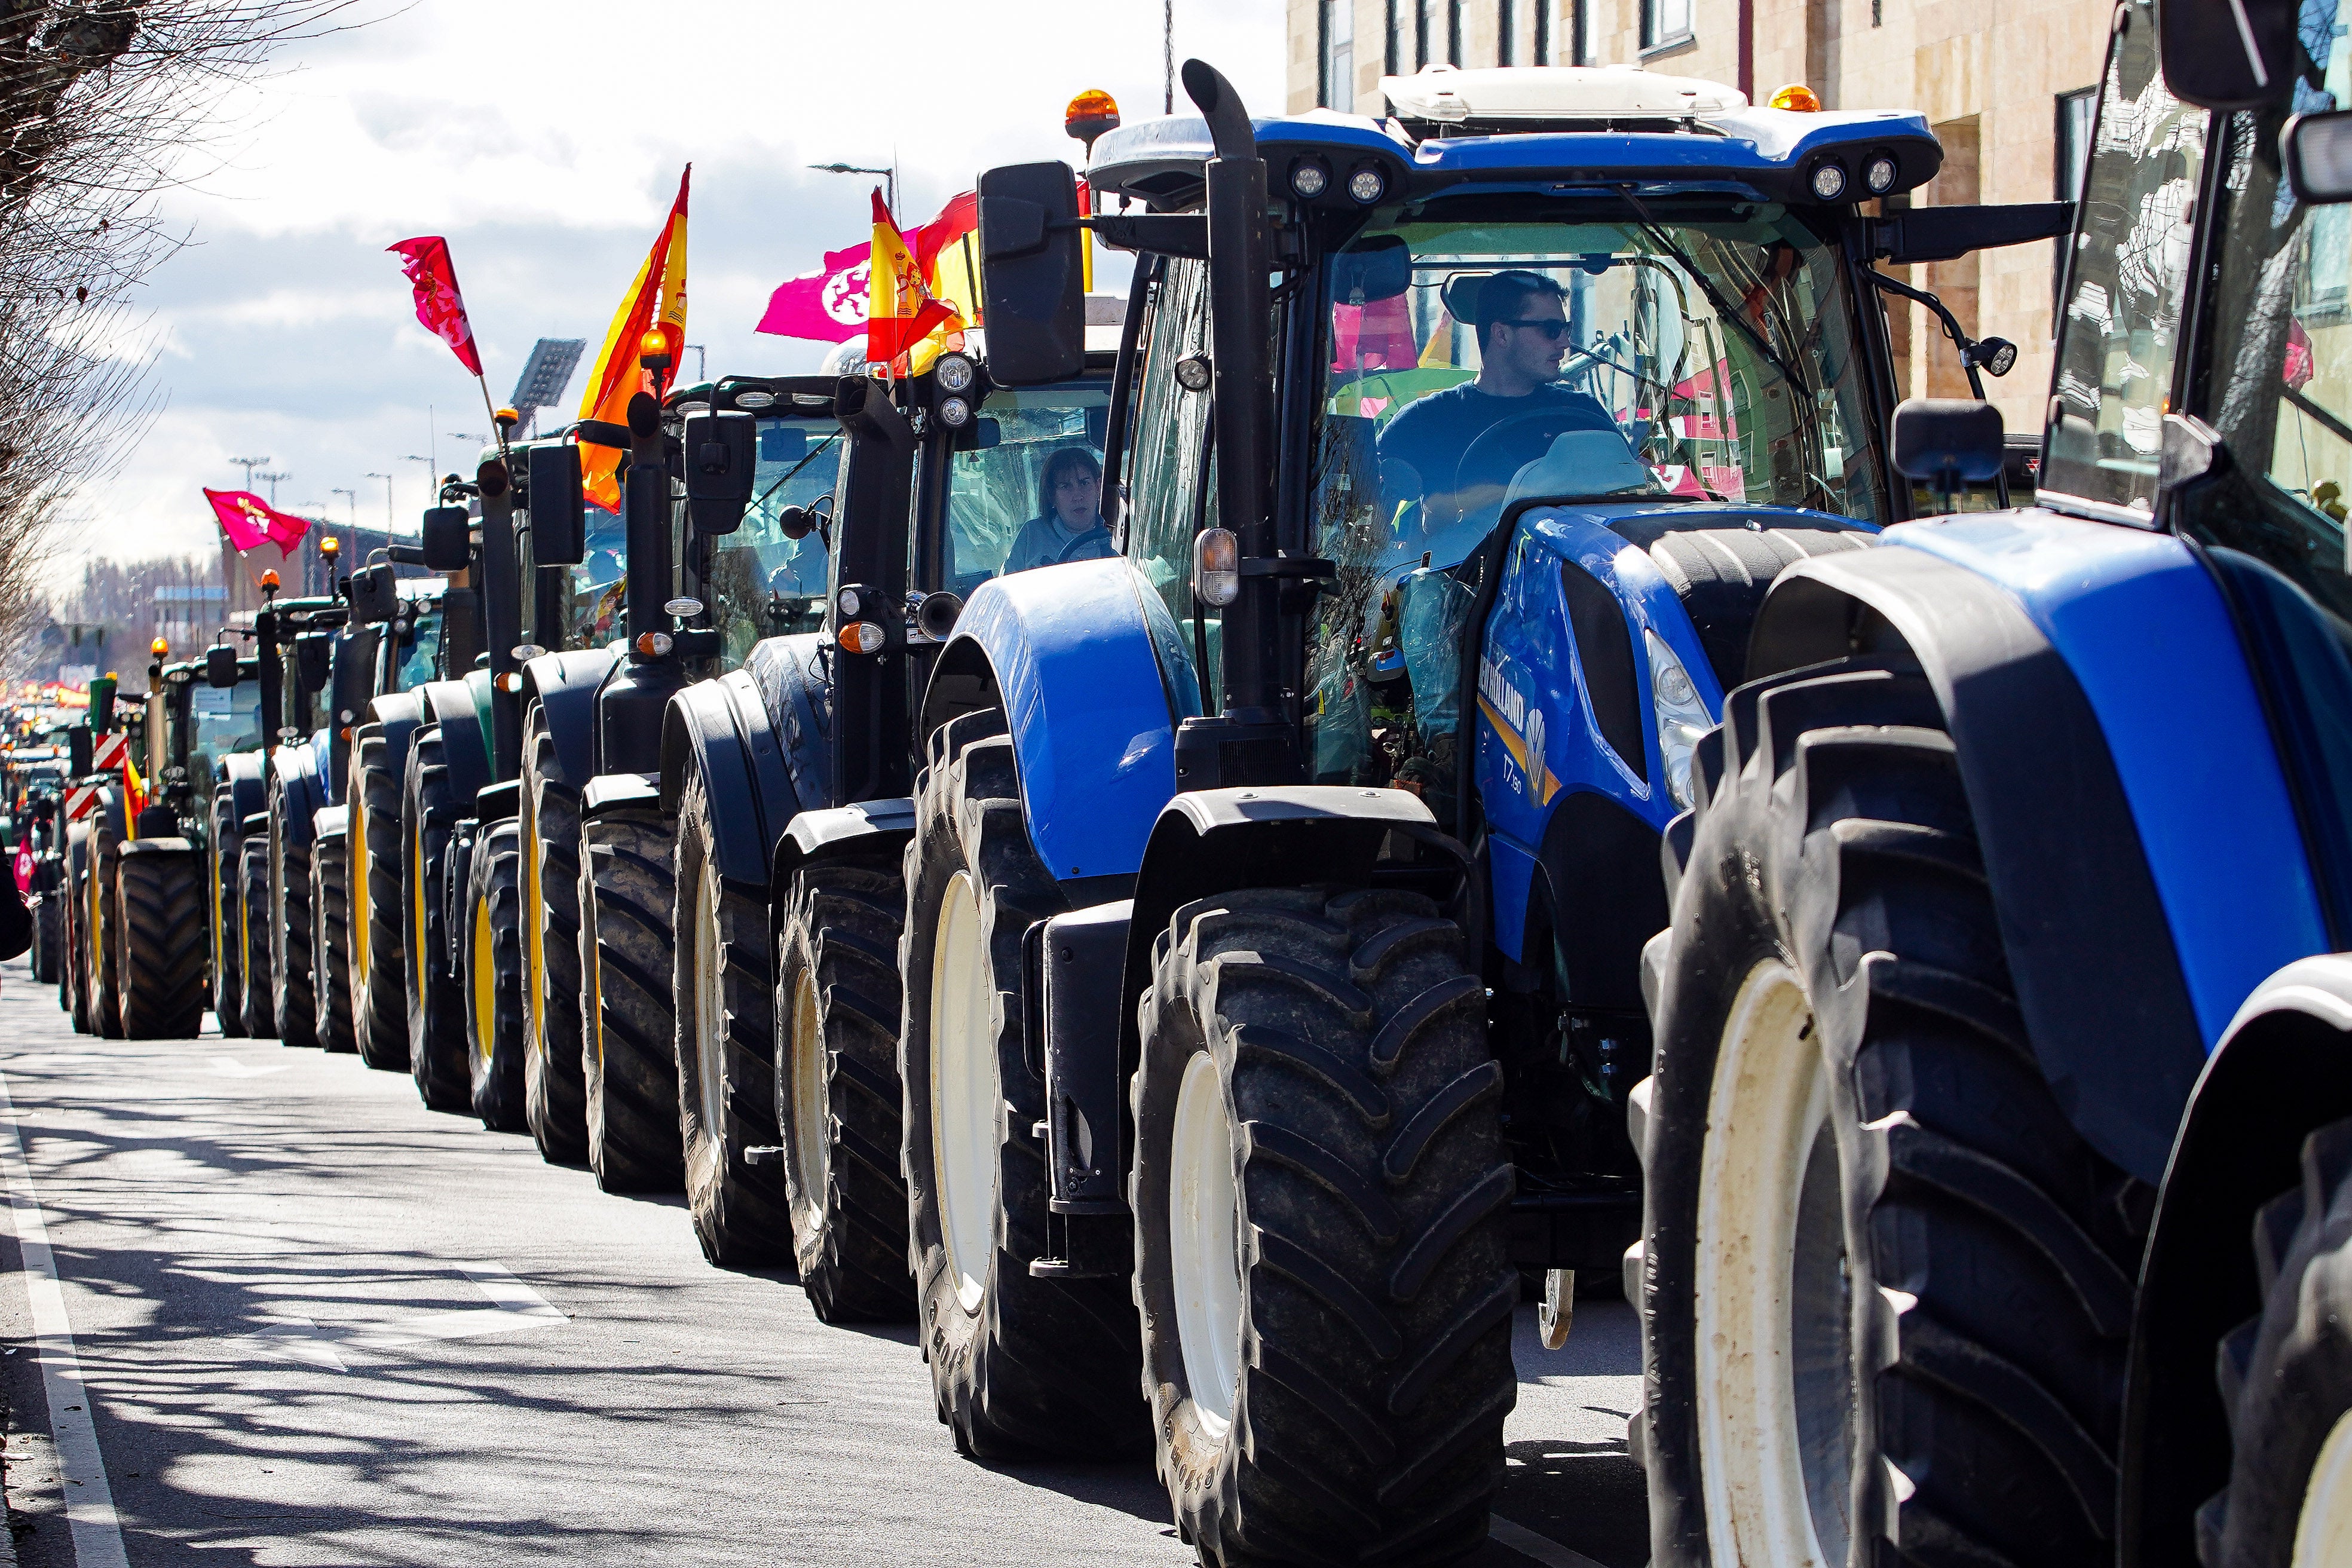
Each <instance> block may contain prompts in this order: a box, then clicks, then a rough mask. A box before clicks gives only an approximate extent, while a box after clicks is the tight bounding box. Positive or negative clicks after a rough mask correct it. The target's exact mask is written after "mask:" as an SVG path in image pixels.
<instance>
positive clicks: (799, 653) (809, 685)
mask: <svg viewBox="0 0 2352 1568" xmlns="http://www.w3.org/2000/svg"><path fill="white" fill-rule="evenodd" d="M833 658H834V655H833V650H832V647H831V645H830V644H828V643H827V642H826V640H825V638H824V636H823V635H822V634H820V633H816V632H809V633H805V634H803V635H800V636H797V637H770V638H768V639H767V640H766V641H764V642H760V643H754V644H753V645H752V647H751V653H750V654H749V655H748V656H747V657H746V658H744V660H743V672H744V673H745V674H746V675H749V676H750V677H751V680H752V683H753V684H754V685H756V686H758V687H759V689H760V700H761V703H762V704H764V705H765V706H766V708H767V710H768V722H769V724H770V725H771V726H772V727H773V729H774V730H775V732H776V740H777V743H778V744H779V745H780V746H781V747H782V750H783V756H784V773H785V776H786V777H788V778H790V779H791V780H792V784H793V799H794V800H795V801H797V802H798V803H799V809H800V810H802V811H823V810H824V809H826V808H827V807H829V806H834V805H840V804H842V803H841V801H840V800H839V799H838V798H836V795H835V780H834V766H833V664H832V660H833ZM912 750H913V749H912V747H911V746H910V747H909V748H908V751H909V754H912Z"/></svg>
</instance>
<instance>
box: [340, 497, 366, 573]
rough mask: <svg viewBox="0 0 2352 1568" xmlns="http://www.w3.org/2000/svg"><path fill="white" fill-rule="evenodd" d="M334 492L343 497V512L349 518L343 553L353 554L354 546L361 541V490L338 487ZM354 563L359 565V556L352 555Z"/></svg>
mask: <svg viewBox="0 0 2352 1568" xmlns="http://www.w3.org/2000/svg"><path fill="white" fill-rule="evenodd" d="M334 493H335V494H337V495H339V496H341V497H342V498H343V512H344V515H345V517H346V519H347V520H348V521H345V523H344V524H343V553H344V554H346V555H351V554H352V548H353V547H354V546H355V545H357V544H358V543H359V531H360V492H359V491H357V490H347V489H341V487H338V488H337V489H335V491H334ZM358 563H359V558H358V557H357V556H352V564H353V565H357V564H358Z"/></svg>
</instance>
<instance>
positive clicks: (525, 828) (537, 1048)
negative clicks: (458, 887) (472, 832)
mask: <svg viewBox="0 0 2352 1568" xmlns="http://www.w3.org/2000/svg"><path fill="white" fill-rule="evenodd" d="M528 783H529V781H528V780H526V781H525V784H526V785H528ZM545 912H546V906H545V901H544V900H542V899H541V896H540V891H539V813H538V812H536V811H534V810H532V809H531V805H530V790H529V788H528V787H526V788H525V789H524V790H523V792H522V1008H523V1049H524V1051H525V1052H526V1053H528V1054H529V1055H530V1056H532V1057H534V1058H544V1057H545V1056H546V1055H547V1019H546V1017H545V1013H546V1000H545V998H543V997H541V995H540V994H539V987H540V984H541V980H540V977H541V974H542V973H545V970H546V966H547V942H546V932H545V931H542V930H541V925H540V919H541V915H543V914H544V913H545Z"/></svg>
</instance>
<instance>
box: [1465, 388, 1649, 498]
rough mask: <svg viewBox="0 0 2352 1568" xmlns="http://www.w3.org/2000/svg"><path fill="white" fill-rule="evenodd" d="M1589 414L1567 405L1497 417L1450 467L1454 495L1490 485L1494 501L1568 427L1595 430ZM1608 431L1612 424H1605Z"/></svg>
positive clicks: (1547, 450)
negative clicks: (1493, 490) (1492, 489)
mask: <svg viewBox="0 0 2352 1568" xmlns="http://www.w3.org/2000/svg"><path fill="white" fill-rule="evenodd" d="M1595 428H1597V426H1594V425H1593V423H1592V419H1591V416H1590V415H1588V414H1584V413H1581V412H1580V411H1578V410H1575V409H1571V408H1546V409H1541V410H1538V411H1537V412H1535V413H1532V414H1515V415H1513V416H1511V417H1509V418H1507V419H1503V420H1499V421H1497V422H1496V423H1495V424H1493V425H1490V426H1487V427H1486V429H1485V430H1484V431H1482V432H1480V433H1479V436H1478V438H1477V439H1476V440H1475V441H1473V442H1471V443H1470V445H1469V447H1468V448H1467V449H1466V450H1465V451H1464V452H1463V454H1462V460H1461V461H1460V462H1458V463H1456V464H1455V465H1454V492H1453V493H1454V494H1455V495H1457V496H1458V495H1461V494H1463V493H1464V492H1465V491H1467V490H1468V489H1470V488H1471V487H1472V486H1473V485H1481V486H1485V485H1491V486H1493V487H1494V489H1495V490H1496V501H1497V502H1499V501H1500V500H1501V493H1502V492H1503V491H1504V490H1507V489H1509V488H1510V483H1511V479H1512V478H1513V476H1515V475H1517V473H1518V471H1519V470H1520V469H1521V468H1525V467H1527V465H1528V464H1529V463H1532V462H1534V461H1536V460H1537V459H1538V458H1541V457H1542V456H1543V455H1544V454H1545V453H1546V452H1549V451H1550V450H1551V444H1552V442H1553V441H1555V440H1557V439H1558V438H1559V437H1561V436H1563V435H1566V434H1567V433H1568V432H1569V431H1570V430H1591V429H1595ZM1609 428H1610V429H1611V431H1612V433H1614V432H1615V430H1616V427H1615V426H1613V425H1612V426H1609ZM1486 504H1487V503H1485V502H1481V503H1479V504H1478V505H1476V506H1472V507H1465V509H1464V510H1465V514H1466V513H1469V512H1474V511H1482V510H1485V508H1486Z"/></svg>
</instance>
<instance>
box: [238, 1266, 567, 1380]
mask: <svg viewBox="0 0 2352 1568" xmlns="http://www.w3.org/2000/svg"><path fill="white" fill-rule="evenodd" d="M457 1271H458V1272H459V1273H461V1274H463V1275H465V1276H466V1278H467V1279H471V1280H472V1281H473V1282H474V1287H475V1289H478V1290H479V1291H481V1293H482V1294H483V1295H485V1296H487V1297H488V1298H489V1299H490V1301H491V1303H492V1304H491V1305H490V1306H488V1307H472V1308H460V1309H459V1310H456V1311H450V1312H430V1313H427V1314H425V1316H423V1317H419V1318H410V1319H408V1320H406V1321H402V1322H389V1323H386V1322H365V1321H344V1322H329V1323H320V1322H317V1321H313V1320H312V1319H310V1318H308V1317H305V1316H303V1315H302V1314H301V1313H299V1311H285V1312H281V1313H279V1314H278V1315H277V1316H275V1317H273V1318H272V1319H271V1321H270V1324H269V1326H268V1328H266V1329H264V1330H262V1331H260V1332H259V1333H257V1334H248V1335H247V1336H245V1338H244V1341H243V1342H244V1343H246V1344H248V1345H250V1346H252V1347H253V1348H254V1349H255V1350H257V1351H259V1352H261V1353H262V1354H264V1355H266V1356H269V1357H272V1358H274V1359H276V1360H280V1361H299V1362H301V1363H305V1364H306V1365H310V1366H316V1367H322V1368H326V1369H328V1370H330V1371H333V1372H350V1371H352V1361H351V1359H350V1358H351V1357H352V1355H354V1354H357V1355H358V1356H359V1357H360V1359H362V1361H363V1360H365V1359H366V1357H367V1355H368V1354H369V1353H370V1352H373V1353H376V1354H383V1353H388V1352H398V1351H404V1350H413V1349H415V1347H417V1346H419V1345H425V1344H430V1343H433V1342H436V1341H439V1340H471V1339H480V1338H482V1337H484V1336H486V1335H489V1334H511V1333H517V1332H521V1331H529V1330H532V1329H545V1328H552V1327H554V1326H555V1325H557V1324H559V1323H568V1322H570V1321H572V1320H571V1319H569V1318H567V1317H565V1316H564V1315H563V1313H562V1311H560V1310H557V1309H556V1308H555V1307H553V1306H552V1305H551V1304H550V1303H549V1302H548V1300H547V1298H546V1297H544V1296H541V1294H540V1293H539V1292H538V1291H536V1290H534V1289H531V1288H530V1286H528V1285H526V1284H524V1283H523V1282H522V1281H521V1280H520V1279H516V1278H515V1277H514V1276H513V1275H512V1274H511V1273H509V1272H508V1271H507V1270H506V1269H504V1268H500V1267H499V1265H497V1264H495V1263H460V1264H458V1265H457Z"/></svg>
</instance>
